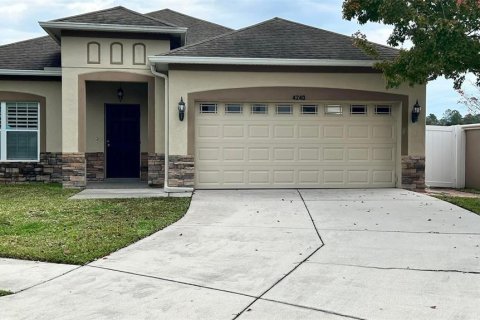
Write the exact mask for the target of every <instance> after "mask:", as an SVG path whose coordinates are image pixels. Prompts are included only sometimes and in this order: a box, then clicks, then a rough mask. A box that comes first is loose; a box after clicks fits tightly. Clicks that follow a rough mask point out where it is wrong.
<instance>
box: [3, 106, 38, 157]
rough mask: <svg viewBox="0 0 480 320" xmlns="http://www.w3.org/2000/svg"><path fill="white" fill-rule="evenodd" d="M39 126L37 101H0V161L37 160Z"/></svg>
mask: <svg viewBox="0 0 480 320" xmlns="http://www.w3.org/2000/svg"><path fill="white" fill-rule="evenodd" d="M39 127H40V110H39V104H38V103H37V102H0V161H38V160H39V156H40V134H39Z"/></svg>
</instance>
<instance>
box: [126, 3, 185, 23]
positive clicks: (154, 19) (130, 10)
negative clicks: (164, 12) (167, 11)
mask: <svg viewBox="0 0 480 320" xmlns="http://www.w3.org/2000/svg"><path fill="white" fill-rule="evenodd" d="M117 8H122V9H125V10H126V11H128V12H130V13H133V14H136V15H137V16H141V17H143V18H147V19H150V20H153V21H157V22H161V23H163V24H166V25H167V26H171V27H178V26H177V25H175V24H173V23H170V22H166V21H163V20H160V19H157V18H154V17H150V16H148V15H146V14H143V13H140V12H137V11H134V10H132V9H129V8H126V7H123V6H117Z"/></svg>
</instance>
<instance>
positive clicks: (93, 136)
mask: <svg viewBox="0 0 480 320" xmlns="http://www.w3.org/2000/svg"><path fill="white" fill-rule="evenodd" d="M118 88H119V84H117V83H111V82H104V83H102V82H91V83H87V114H86V117H87V132H86V134H87V152H103V151H104V147H105V104H106V103H107V104H108V103H109V104H120V102H119V101H118V98H117V89H118ZM122 89H123V91H124V94H125V96H124V99H123V100H122V102H121V104H139V105H140V141H141V145H140V150H141V152H147V151H148V150H147V133H148V131H147V127H148V123H147V117H148V98H147V94H148V87H147V84H146V83H145V84H144V83H124V84H122Z"/></svg>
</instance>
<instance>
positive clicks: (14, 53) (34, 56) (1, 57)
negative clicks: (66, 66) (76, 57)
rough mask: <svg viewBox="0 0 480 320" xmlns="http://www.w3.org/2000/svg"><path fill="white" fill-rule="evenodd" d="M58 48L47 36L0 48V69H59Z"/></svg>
mask: <svg viewBox="0 0 480 320" xmlns="http://www.w3.org/2000/svg"><path fill="white" fill-rule="evenodd" d="M60 66H61V63H60V46H59V45H58V44H57V43H56V42H55V41H54V40H53V39H52V38H50V37H49V36H45V37H40V38H35V39H31V40H26V41H21V42H16V43H11V44H7V45H3V46H0V69H14V70H43V69H44V68H45V67H50V68H56V67H60Z"/></svg>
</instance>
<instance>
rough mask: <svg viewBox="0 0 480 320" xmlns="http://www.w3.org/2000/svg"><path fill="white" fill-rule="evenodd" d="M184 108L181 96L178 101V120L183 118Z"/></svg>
mask: <svg viewBox="0 0 480 320" xmlns="http://www.w3.org/2000/svg"><path fill="white" fill-rule="evenodd" d="M185 109H186V105H185V102H183V97H180V102H179V103H178V118H179V119H180V121H183V118H185Z"/></svg>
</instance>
